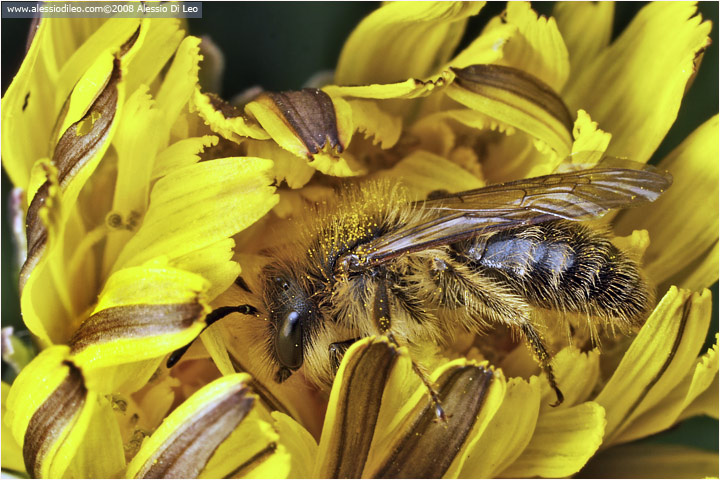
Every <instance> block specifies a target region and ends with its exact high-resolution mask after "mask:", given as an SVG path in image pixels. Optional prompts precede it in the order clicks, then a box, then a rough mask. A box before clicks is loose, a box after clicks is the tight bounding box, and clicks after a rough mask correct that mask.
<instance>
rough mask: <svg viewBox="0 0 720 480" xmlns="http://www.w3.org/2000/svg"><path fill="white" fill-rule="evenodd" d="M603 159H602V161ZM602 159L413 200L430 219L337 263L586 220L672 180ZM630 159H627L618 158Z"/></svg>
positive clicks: (652, 195) (355, 264) (645, 197)
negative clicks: (594, 164) (593, 164)
mask: <svg viewBox="0 0 720 480" xmlns="http://www.w3.org/2000/svg"><path fill="white" fill-rule="evenodd" d="M606 163H607V162H606ZM606 163H605V164H603V165H601V166H597V167H595V168H591V169H588V170H580V171H575V172H567V173H555V174H551V175H546V176H542V177H535V178H529V179H524V180H518V181H514V182H508V183H503V184H499V185H491V186H488V187H483V188H479V189H476V190H469V191H466V192H461V193H456V194H449V195H446V196H443V197H440V198H437V197H435V198H433V199H432V200H427V201H425V202H419V203H417V204H416V206H417V208H423V209H425V210H428V211H429V212H430V213H431V215H432V214H434V216H431V218H430V220H428V221H426V222H424V223H421V224H415V225H407V226H406V227H404V228H402V229H401V230H399V231H397V232H394V233H392V234H388V235H385V236H383V237H380V238H377V239H375V240H373V241H371V242H368V243H366V244H363V245H362V246H361V251H358V252H355V251H353V252H349V253H348V254H346V255H345V256H344V257H353V258H352V261H348V260H349V258H341V259H339V261H340V263H339V264H344V265H349V266H350V268H349V270H350V271H351V272H352V271H362V270H364V269H366V268H371V267H373V266H377V265H380V264H382V263H385V262H387V261H390V260H392V259H393V258H397V257H398V256H400V255H402V254H404V253H410V252H417V251H421V250H426V249H429V248H433V247H437V246H440V245H448V244H452V243H455V242H458V241H461V240H465V239H468V238H472V237H474V236H477V235H482V234H489V233H494V232H498V231H502V230H507V229H510V228H514V227H520V226H529V225H535V224H538V223H543V222H548V221H551V220H561V219H564V220H574V221H580V220H588V219H591V218H595V217H600V216H602V215H604V214H605V213H607V212H608V211H610V210H613V209H617V208H625V207H632V206H636V205H640V204H643V203H646V202H652V201H654V200H655V199H657V198H658V197H659V196H660V195H661V194H662V193H663V192H664V191H665V190H667V188H669V187H670V185H671V184H672V177H671V176H670V175H669V174H667V173H660V172H657V171H655V169H653V168H652V167H649V166H648V167H646V166H640V168H641V169H633V168H619V167H617V166H614V165H607V164H606ZM623 164H632V165H633V166H636V165H635V164H633V163H632V162H623Z"/></svg>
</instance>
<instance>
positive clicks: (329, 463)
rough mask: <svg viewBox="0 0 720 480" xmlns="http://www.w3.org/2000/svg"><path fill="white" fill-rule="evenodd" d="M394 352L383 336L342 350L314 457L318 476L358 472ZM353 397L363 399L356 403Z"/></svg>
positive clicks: (361, 466) (364, 460)
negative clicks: (316, 457) (345, 350)
mask: <svg viewBox="0 0 720 480" xmlns="http://www.w3.org/2000/svg"><path fill="white" fill-rule="evenodd" d="M397 356H398V352H397V351H396V349H395V348H394V347H393V346H392V345H391V344H389V342H388V341H387V339H377V340H375V339H372V338H366V339H363V340H361V341H359V342H355V344H353V345H352V346H351V347H350V349H348V351H347V352H346V353H345V356H344V358H343V362H342V364H341V365H340V369H339V370H338V373H337V376H336V380H335V382H334V384H333V385H334V387H333V390H332V392H331V393H330V400H329V405H330V408H329V409H328V412H327V413H326V414H325V425H324V427H323V434H322V435H321V437H320V438H321V440H320V446H319V452H320V453H319V457H318V468H319V470H318V471H317V475H316V476H318V477H325V478H339V477H356V478H359V477H360V476H361V474H362V471H363V467H364V466H365V462H366V460H367V458H368V452H369V450H370V444H371V442H372V438H373V432H374V430H375V428H376V425H377V418H378V414H379V411H380V400H381V399H382V393H383V390H384V388H385V383H386V382H387V380H388V377H389V375H390V373H391V371H392V368H393V366H394V364H395V361H396V357H397ZM356 398H364V399H365V401H363V402H358V401H356Z"/></svg>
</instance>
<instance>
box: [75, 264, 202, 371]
mask: <svg viewBox="0 0 720 480" xmlns="http://www.w3.org/2000/svg"><path fill="white" fill-rule="evenodd" d="M207 287H208V284H207V281H206V280H205V279H204V278H202V277H200V276H199V275H195V274H192V273H189V272H185V271H182V270H176V269H171V268H157V267H133V268H126V269H123V270H119V271H118V272H116V273H115V274H113V275H112V276H111V277H110V279H108V282H107V285H106V287H105V289H104V290H103V292H102V293H101V294H100V300H99V302H98V305H97V306H96V308H95V310H94V312H93V314H92V315H91V316H90V317H89V318H88V319H87V320H85V322H83V323H82V324H81V325H80V327H79V328H78V329H77V331H76V332H75V334H74V335H73V337H72V339H71V340H70V347H71V352H72V354H73V359H74V361H75V362H76V363H78V364H79V365H81V366H83V368H85V369H90V368H101V367H107V366H111V365H119V364H124V363H132V362H136V361H138V360H145V359H148V358H155V357H161V356H163V355H165V354H166V353H168V352H170V351H172V350H174V349H176V348H179V347H181V346H183V345H185V344H186V343H188V342H190V341H191V340H192V339H193V338H194V337H195V335H197V334H198V333H199V332H200V330H201V329H202V327H203V326H204V325H203V322H202V320H203V319H204V318H205V315H207V313H208V312H209V311H210V308H209V307H208V306H207V304H206V303H205V300H204V298H205V291H206V290H207Z"/></svg>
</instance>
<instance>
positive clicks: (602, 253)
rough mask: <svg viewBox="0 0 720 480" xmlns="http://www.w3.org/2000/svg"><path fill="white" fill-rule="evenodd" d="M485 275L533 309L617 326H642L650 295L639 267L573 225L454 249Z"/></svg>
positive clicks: (602, 240)
mask: <svg viewBox="0 0 720 480" xmlns="http://www.w3.org/2000/svg"><path fill="white" fill-rule="evenodd" d="M454 247H455V250H456V252H457V253H458V254H459V255H460V256H461V257H465V259H466V260H467V261H468V262H469V264H470V265H471V266H473V267H474V268H477V269H478V270H479V271H481V272H482V273H483V274H490V275H492V276H494V277H495V278H497V279H498V280H500V281H502V282H503V283H506V284H507V285H509V286H510V288H511V289H512V290H514V291H515V292H516V293H517V294H518V295H521V296H522V297H524V298H526V299H527V300H528V302H529V303H530V304H532V305H535V306H538V307H542V308H549V309H560V310H567V311H572V312H586V313H589V314H591V315H594V316H599V317H602V318H605V319H607V320H609V321H611V323H613V324H616V325H617V326H620V327H621V328H631V327H632V326H633V325H638V324H640V323H642V320H643V319H644V315H645V313H646V312H647V311H648V309H649V304H650V301H651V294H650V292H649V290H648V287H647V285H646V284H645V282H644V281H643V280H642V277H641V275H640V272H639V268H638V265H637V264H636V263H635V262H634V261H632V260H630V259H629V258H628V257H627V255H626V254H625V253H623V252H622V251H620V250H619V249H618V248H617V247H615V246H614V245H613V244H612V243H611V242H610V241H609V240H608V238H607V237H606V236H605V235H603V234H601V233H598V232H595V231H593V230H591V229H589V228H587V227H585V226H583V225H582V224H578V223H575V222H565V221H556V222H547V223H544V224H540V225H537V226H534V227H530V228H517V229H512V230H508V231H505V232H502V233H499V234H496V235H493V236H490V237H480V238H478V239H476V240H475V241H472V242H465V243H463V244H459V245H455V246H454Z"/></svg>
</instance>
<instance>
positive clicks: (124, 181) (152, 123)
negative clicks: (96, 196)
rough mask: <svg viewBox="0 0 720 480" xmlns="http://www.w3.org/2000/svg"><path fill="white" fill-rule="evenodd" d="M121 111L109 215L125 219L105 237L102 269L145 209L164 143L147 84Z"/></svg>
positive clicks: (113, 258) (114, 256)
mask: <svg viewBox="0 0 720 480" xmlns="http://www.w3.org/2000/svg"><path fill="white" fill-rule="evenodd" d="M124 111H125V113H124V115H123V116H122V117H121V118H120V120H119V122H118V127H117V130H116V132H115V136H114V137H113V142H112V143H113V146H114V147H115V152H116V153H117V177H116V180H115V189H114V194H113V202H112V213H111V215H119V216H120V217H122V218H123V219H127V220H125V222H123V223H125V224H126V226H125V228H120V229H116V230H115V231H113V234H112V235H108V236H107V240H106V242H105V253H104V256H103V258H104V259H105V265H104V266H103V270H102V271H103V272H107V271H108V270H109V269H110V267H111V266H112V262H114V261H115V259H116V258H117V254H118V252H119V251H120V250H121V249H122V247H123V246H124V245H125V244H126V243H127V242H128V240H129V239H130V238H131V237H132V235H133V233H134V231H135V230H136V229H137V224H138V223H139V222H140V220H141V219H142V217H143V215H144V214H145V211H146V210H147V203H148V197H149V195H150V178H151V174H152V170H153V163H154V162H153V160H154V158H155V154H156V153H157V151H158V149H159V148H161V147H162V146H164V145H161V144H160V143H159V141H160V140H159V139H158V134H157V130H156V127H157V125H158V123H160V122H161V121H162V120H163V117H162V114H161V113H160V112H159V111H158V110H157V109H155V108H153V101H152V98H151V97H150V95H149V94H148V92H147V87H144V86H143V87H142V88H141V89H138V90H136V91H135V93H134V94H133V95H132V96H131V97H130V98H129V99H128V100H127V102H126V103H125V109H124Z"/></svg>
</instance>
